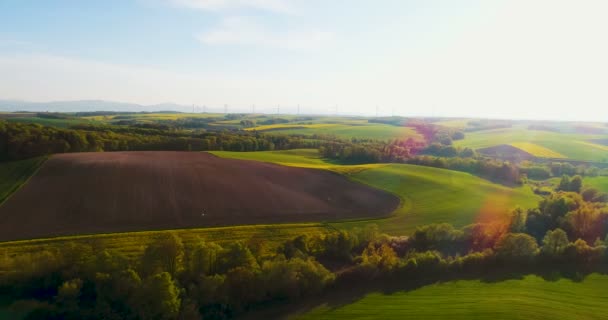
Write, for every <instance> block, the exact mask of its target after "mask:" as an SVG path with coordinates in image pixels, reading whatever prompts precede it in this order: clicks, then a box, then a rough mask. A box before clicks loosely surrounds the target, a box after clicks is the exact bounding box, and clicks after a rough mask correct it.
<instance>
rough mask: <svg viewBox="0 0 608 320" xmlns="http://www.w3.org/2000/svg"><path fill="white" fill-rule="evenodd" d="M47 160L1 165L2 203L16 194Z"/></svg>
mask: <svg viewBox="0 0 608 320" xmlns="http://www.w3.org/2000/svg"><path fill="white" fill-rule="evenodd" d="M45 160H46V158H44V157H42V158H33V159H28V160H21V161H12V162H1V163H0V203H2V202H3V201H4V200H5V199H6V198H8V197H9V196H10V195H11V194H12V193H13V192H15V191H16V190H17V189H19V187H21V185H23V183H25V182H26V181H27V179H28V178H29V177H30V176H31V175H32V174H33V173H34V172H36V170H37V169H38V168H39V167H40V165H41V164H42V163H43V162H44V161H45Z"/></svg>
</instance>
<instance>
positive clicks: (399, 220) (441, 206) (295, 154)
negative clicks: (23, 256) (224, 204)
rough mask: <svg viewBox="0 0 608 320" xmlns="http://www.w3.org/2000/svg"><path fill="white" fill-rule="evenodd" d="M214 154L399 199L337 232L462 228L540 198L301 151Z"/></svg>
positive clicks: (448, 175)
mask: <svg viewBox="0 0 608 320" xmlns="http://www.w3.org/2000/svg"><path fill="white" fill-rule="evenodd" d="M213 153H214V154H216V155H218V156H222V157H234V158H240V159H248V160H258V161H265V162H274V163H283V164H285V163H288V164H289V165H292V166H302V167H314V168H323V169H330V170H334V171H338V172H340V171H341V172H343V173H346V174H347V175H348V177H349V178H351V179H353V180H355V181H358V182H361V183H364V184H368V185H370V186H373V187H376V188H378V189H382V190H386V191H388V192H391V193H393V194H395V195H397V196H398V197H399V198H400V199H401V202H402V205H401V207H399V208H398V209H397V210H396V211H395V212H394V213H393V215H392V216H391V217H389V218H385V219H374V220H360V221H351V222H338V223H333V224H332V225H333V226H335V227H339V228H350V227H355V226H364V225H366V224H369V223H372V222H373V223H375V224H377V225H379V226H380V228H381V230H382V231H384V232H387V233H391V234H400V235H401V234H408V233H410V232H412V231H414V230H415V229H416V227H417V226H420V225H425V224H430V223H441V222H448V223H451V224H453V225H454V226H456V227H461V226H464V225H467V224H470V223H473V222H475V221H477V219H479V218H480V217H481V216H483V215H496V214H498V215H500V214H503V213H506V212H508V211H509V210H510V209H512V208H513V207H515V206H516V205H519V206H522V207H533V206H535V205H536V204H537V202H538V200H539V199H540V197H538V196H536V195H534V194H533V193H532V191H531V189H530V188H529V187H527V186H523V187H519V188H509V187H505V186H502V185H498V184H495V183H492V182H489V181H487V180H484V179H481V178H478V177H475V176H473V175H470V174H468V173H463V172H457V171H452V170H445V169H437V168H431V167H422V166H414V165H406V164H389V165H376V166H369V165H366V166H346V165H336V164H330V163H325V165H324V164H323V163H324V162H323V159H319V157H318V155H316V154H314V153H312V152H309V151H305V150H299V151H269V152H249V153H242V152H213ZM355 168H356V169H355Z"/></svg>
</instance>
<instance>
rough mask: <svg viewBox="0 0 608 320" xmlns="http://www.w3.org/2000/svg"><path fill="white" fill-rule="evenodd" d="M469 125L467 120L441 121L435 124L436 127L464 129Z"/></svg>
mask: <svg viewBox="0 0 608 320" xmlns="http://www.w3.org/2000/svg"><path fill="white" fill-rule="evenodd" d="M468 123H469V120H468V119H453V120H443V121H438V122H435V124H436V125H440V126H444V127H449V128H459V129H462V128H465V127H466V126H467V124H468Z"/></svg>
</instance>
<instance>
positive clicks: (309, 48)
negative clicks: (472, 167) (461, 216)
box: [0, 0, 608, 121]
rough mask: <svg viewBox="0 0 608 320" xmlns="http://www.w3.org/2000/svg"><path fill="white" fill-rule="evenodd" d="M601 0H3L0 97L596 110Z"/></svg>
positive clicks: (242, 107)
mask: <svg viewBox="0 0 608 320" xmlns="http://www.w3.org/2000/svg"><path fill="white" fill-rule="evenodd" d="M606 16H608V2H606V1H604V0H580V1H570V0H568V1H566V0H419V1H410V0H394V1H393V0H330V1H328V0H323V1H321V0H104V1H93V0H48V1H40V0H0V99H18V100H26V101H58V100H93V99H99V100H110V101H121V102H132V103H139V104H158V103H166V102H173V103H179V104H184V105H197V106H203V105H204V106H207V108H208V109H210V110H211V109H213V108H218V109H220V108H221V109H223V106H224V105H228V106H229V108H230V110H231V111H246V110H251V106H252V105H255V106H256V111H258V112H264V111H266V112H274V110H276V108H277V106H279V107H280V110H281V111H282V112H295V111H296V110H297V106H298V105H299V106H300V109H301V112H302V113H338V114H367V115H374V114H376V110H378V112H379V114H380V115H391V114H394V115H403V116H449V117H461V116H472V117H489V118H516V119H559V120H592V121H608V90H607V89H608V41H606V32H607V31H608V19H606V18H605V17H606Z"/></svg>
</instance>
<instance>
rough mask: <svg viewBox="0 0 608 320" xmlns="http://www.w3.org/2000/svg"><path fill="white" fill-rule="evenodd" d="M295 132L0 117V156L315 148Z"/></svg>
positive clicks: (313, 144) (28, 156)
mask: <svg viewBox="0 0 608 320" xmlns="http://www.w3.org/2000/svg"><path fill="white" fill-rule="evenodd" d="M316 147H318V142H317V141H314V140H305V139H301V138H299V137H289V136H270V135H263V134H258V133H248V132H241V131H239V132H232V131H221V132H190V131H183V130H173V131H172V130H164V129H162V128H146V127H137V126H93V125H80V126H75V127H74V128H70V129H62V128H55V127H48V126H41V125H38V124H30V123H12V122H6V121H1V120H0V160H21V159H27V158H32V157H37V156H44V155H49V154H55V153H66V152H97V151H153V150H168V151H206V150H226V151H268V150H283V149H294V148H316Z"/></svg>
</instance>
